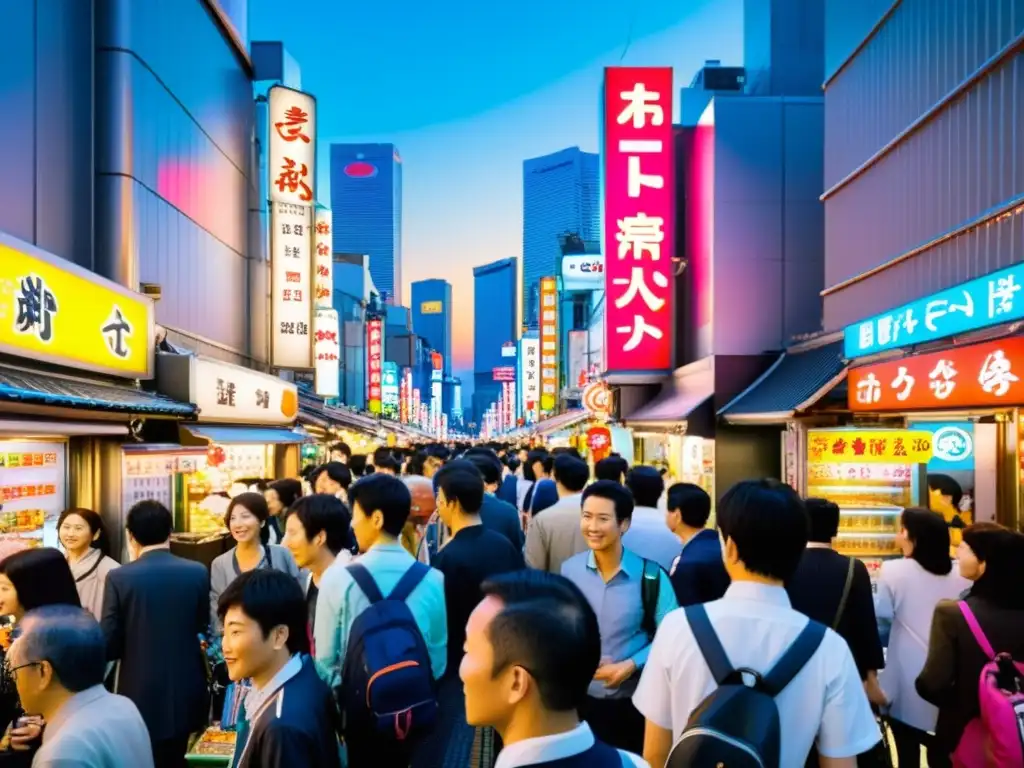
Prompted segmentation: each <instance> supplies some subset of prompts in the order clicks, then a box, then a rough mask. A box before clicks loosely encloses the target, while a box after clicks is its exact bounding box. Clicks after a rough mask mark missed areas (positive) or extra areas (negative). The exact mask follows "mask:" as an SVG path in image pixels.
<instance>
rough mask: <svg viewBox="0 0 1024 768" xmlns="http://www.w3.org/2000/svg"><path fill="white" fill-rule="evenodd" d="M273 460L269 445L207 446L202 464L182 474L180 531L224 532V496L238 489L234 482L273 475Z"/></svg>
mask: <svg viewBox="0 0 1024 768" xmlns="http://www.w3.org/2000/svg"><path fill="white" fill-rule="evenodd" d="M273 459H274V449H273V446H269V445H211V446H210V448H209V449H208V450H207V452H206V460H205V462H204V463H203V466H202V467H200V468H198V469H197V470H196V471H194V472H192V473H190V474H188V475H186V476H185V481H184V487H183V489H182V491H183V492H182V496H183V502H184V510H185V523H184V530H185V531H186V532H187V533H194V534H203V535H214V534H218V533H224V532H226V530H227V529H226V528H225V526H224V513H225V512H226V511H227V504H228V496H232V495H235V493H236V492H237V491H238V490H239V488H237V487H235V484H236V483H238V482H239V481H245V482H249V481H252V480H263V479H266V478H269V477H273ZM242 490H245V488H242Z"/></svg>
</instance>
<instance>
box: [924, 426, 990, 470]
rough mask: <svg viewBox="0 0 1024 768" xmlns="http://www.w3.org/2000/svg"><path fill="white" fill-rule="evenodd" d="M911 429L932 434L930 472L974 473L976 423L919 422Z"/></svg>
mask: <svg viewBox="0 0 1024 768" xmlns="http://www.w3.org/2000/svg"><path fill="white" fill-rule="evenodd" d="M907 426H908V427H909V428H910V429H922V430H928V431H929V432H931V433H932V460H931V461H929V462H928V471H929V472H973V471H974V423H973V422H970V421H917V422H914V421H912V422H910V423H909V424H908V425H907Z"/></svg>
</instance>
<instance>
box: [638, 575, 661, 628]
mask: <svg viewBox="0 0 1024 768" xmlns="http://www.w3.org/2000/svg"><path fill="white" fill-rule="evenodd" d="M660 592H661V566H660V565H658V564H657V563H655V562H654V561H652V560H648V559H647V558H644V570H643V575H642V577H641V579H640V599H641V600H642V602H643V608H644V613H643V618H642V619H641V620H640V629H642V630H643V631H644V633H646V635H647V636H648V637H650V638H651V639H653V638H654V635H655V633H656V632H657V631H658V596H659V593H660Z"/></svg>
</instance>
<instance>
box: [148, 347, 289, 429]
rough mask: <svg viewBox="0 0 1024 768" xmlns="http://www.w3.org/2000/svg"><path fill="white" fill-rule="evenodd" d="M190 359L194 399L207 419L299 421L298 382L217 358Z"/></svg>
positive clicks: (233, 421) (204, 419) (229, 421)
mask: <svg viewBox="0 0 1024 768" xmlns="http://www.w3.org/2000/svg"><path fill="white" fill-rule="evenodd" d="M188 362H189V364H190V365H191V366H192V373H191V376H190V378H191V380H192V388H193V392H192V396H191V398H190V399H191V401H192V402H193V403H195V404H196V405H197V406H198V407H199V416H200V418H201V419H202V420H203V421H204V422H225V423H237V424H280V425H287V424H291V423H292V422H293V421H295V417H296V416H297V415H298V407H299V406H298V403H299V399H298V398H299V395H298V390H297V389H296V387H295V385H294V384H292V383H290V382H287V381H284V380H283V379H279V378H278V377H276V376H270V375H268V374H265V373H259V372H258V371H253V370H250V369H249V368H242V367H240V366H237V365H230V364H228V363H222V362H219V361H217V360H208V359H205V358H199V357H191V358H189V359H188ZM161 376H162V375H161Z"/></svg>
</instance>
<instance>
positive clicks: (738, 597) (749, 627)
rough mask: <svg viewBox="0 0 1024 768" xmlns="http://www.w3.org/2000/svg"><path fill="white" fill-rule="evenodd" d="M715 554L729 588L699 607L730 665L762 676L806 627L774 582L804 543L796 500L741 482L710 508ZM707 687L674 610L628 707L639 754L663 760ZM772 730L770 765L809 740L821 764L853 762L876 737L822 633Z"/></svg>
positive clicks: (837, 647) (788, 570) (800, 757)
mask: <svg viewBox="0 0 1024 768" xmlns="http://www.w3.org/2000/svg"><path fill="white" fill-rule="evenodd" d="M718 525H719V529H720V532H721V535H722V538H723V540H724V542H725V546H724V552H723V557H724V560H725V567H726V570H727V571H728V573H729V576H730V578H731V579H732V584H731V586H730V587H729V589H728V590H727V591H726V593H725V597H723V598H722V599H721V600H715V601H713V602H710V603H707V604H705V606H704V608H705V610H706V611H707V615H708V618H709V619H710V621H711V625H712V627H713V628H714V630H715V633H716V634H717V635H718V638H719V640H720V641H721V643H722V646H723V647H724V649H725V652H726V654H727V656H728V657H729V662H730V663H731V665H732V667H733V668H734V669H739V668H741V667H746V668H749V669H751V670H754V671H756V672H760V673H761V674H764V673H766V672H768V671H769V670H770V669H771V668H772V667H773V666H774V664H775V662H776V660H777V659H779V657H780V656H781V655H782V654H783V653H784V652H785V651H786V649H787V648H788V647H789V646H790V644H791V643H792V642H793V641H794V640H795V639H796V637H797V635H799V634H800V632H801V631H802V630H803V628H804V627H805V626H806V624H807V621H808V619H807V617H806V616H804V615H803V614H801V613H798V612H797V611H795V610H793V609H792V608H791V607H790V604H789V598H788V596H787V595H786V590H785V588H784V586H783V584H784V583H785V581H786V579H787V578H788V577H789V576H790V575H791V574H792V573H793V572H794V570H795V569H796V566H797V563H799V561H800V557H801V555H802V554H803V550H804V547H805V546H806V544H807V516H806V512H805V510H804V506H803V502H802V501H801V500H800V498H799V497H798V496H797V494H796V492H795V491H793V489H792V488H790V487H789V486H787V485H783V484H781V483H779V482H777V481H773V480H760V481H758V480H750V481H744V482H741V483H738V484H736V485H735V486H733V487H732V488H731V489H730V490H729V491H728V492H727V493H726V495H725V496H724V497H723V498H722V501H721V503H720V504H719V506H718ZM714 689H715V681H714V678H713V677H712V675H711V672H710V670H709V669H708V665H707V663H706V662H705V661H704V657H703V655H702V654H701V652H700V649H699V647H698V645H697V642H696V640H695V638H694V635H693V632H692V630H691V629H690V626H689V623H688V622H687V619H686V614H685V612H684V611H683V610H679V611H675V612H673V613H671V614H669V615H668V617H666V619H665V620H664V622H662V624H661V626H660V627H659V628H658V634H657V636H656V637H655V640H654V645H653V647H652V649H651V654H650V656H649V658H648V660H647V666H646V667H645V668H644V672H643V675H642V677H641V679H640V684H639V686H638V687H637V691H636V693H635V694H634V696H633V704H634V705H635V706H636V708H637V709H638V710H639V711H640V713H641V714H643V715H644V717H645V718H646V720H647V727H646V732H645V739H644V758H645V759H646V760H647V761H648V762H649V763H650V764H651V765H655V766H663V765H664V764H665V760H666V759H667V757H668V755H669V752H670V751H671V748H672V744H673V742H674V741H675V740H676V739H678V738H679V736H680V734H681V733H682V732H683V730H684V728H685V727H686V724H687V721H688V720H689V718H690V714H691V713H692V712H693V710H694V709H695V708H696V707H697V706H698V705H699V704H700V703H701V702H702V701H703V700H704V699H705V698H706V697H707V696H708V695H709V694H710V693H712V691H714ZM775 701H776V704H777V706H778V710H779V720H780V724H781V732H782V754H781V760H780V763H779V764H780V765H781V766H784V768H799V766H803V765H804V763H805V761H806V759H807V755H808V753H809V752H810V750H811V746H812V745H814V744H817V747H818V752H819V754H820V765H821V766H822V768H855V766H856V764H857V755H860V754H863V753H865V752H868V751H869V750H870V749H871V748H872V747H874V746H875V744H877V743H878V741H879V740H880V738H881V736H880V734H879V730H878V725H877V724H876V722H875V718H874V715H873V714H872V712H871V707H870V705H869V704H868V700H867V696H866V695H865V694H864V688H863V686H862V685H861V681H860V674H859V673H858V671H857V665H856V664H855V663H854V661H853V656H852V655H851V654H850V649H849V647H848V646H847V644H846V641H844V640H843V639H842V638H841V637H840V636H839V635H837V634H836V633H835V632H833V631H832V630H831V629H829V630H826V632H825V637H824V639H823V640H822V641H821V644H820V645H819V646H818V649H817V651H816V652H815V653H814V655H813V656H812V657H811V658H810V660H809V661H808V662H807V664H806V665H804V667H803V669H801V670H800V672H799V673H797V675H796V677H794V678H793V680H792V682H791V683H790V684H789V685H788V686H787V687H786V688H785V689H783V691H782V692H781V693H780V694H779V695H778V696H777V697H776V699H775Z"/></svg>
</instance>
